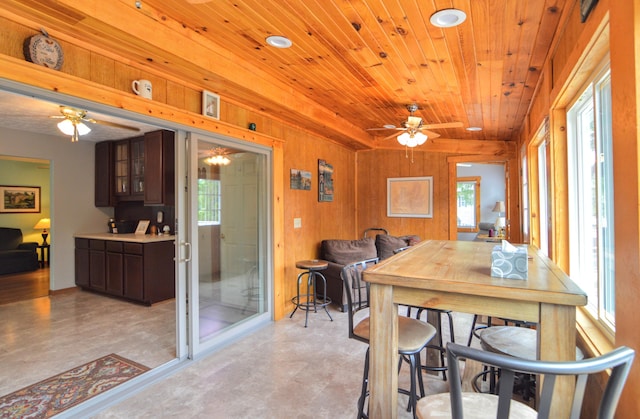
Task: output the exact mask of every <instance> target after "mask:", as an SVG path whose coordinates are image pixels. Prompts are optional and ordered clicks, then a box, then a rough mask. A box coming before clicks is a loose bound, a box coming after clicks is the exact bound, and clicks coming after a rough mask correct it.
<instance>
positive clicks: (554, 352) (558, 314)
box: [538, 303, 576, 418]
mask: <svg viewBox="0 0 640 419" xmlns="http://www.w3.org/2000/svg"><path fill="white" fill-rule="evenodd" d="M538 359H543V360H546V361H568V360H571V361H575V359H576V308H575V307H574V306H565V305H556V304H544V303H543V304H540V324H539V327H538ZM538 387H539V388H538V391H539V390H540V388H542V386H538ZM574 388H575V383H574V381H573V377H557V378H556V385H555V387H554V392H553V400H554V402H553V404H552V405H551V412H550V414H549V417H552V418H567V417H569V414H570V411H571V404H570V403H566V400H572V397H573V391H574Z"/></svg>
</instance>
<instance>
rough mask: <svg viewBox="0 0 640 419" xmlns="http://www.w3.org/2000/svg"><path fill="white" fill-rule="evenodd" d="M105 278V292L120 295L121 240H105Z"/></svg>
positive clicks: (121, 287)
mask: <svg viewBox="0 0 640 419" xmlns="http://www.w3.org/2000/svg"><path fill="white" fill-rule="evenodd" d="M106 249H107V253H106V261H107V264H106V278H107V290H106V291H107V292H108V293H109V294H113V295H122V290H123V281H122V266H123V264H124V262H123V255H122V242H115V241H108V242H106Z"/></svg>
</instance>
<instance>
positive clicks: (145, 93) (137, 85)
mask: <svg viewBox="0 0 640 419" xmlns="http://www.w3.org/2000/svg"><path fill="white" fill-rule="evenodd" d="M131 89H132V90H133V93H135V94H136V95H138V96H141V97H143V98H145V99H151V98H152V96H153V87H152V86H151V82H150V81H149V80H144V79H141V80H134V81H132V82H131Z"/></svg>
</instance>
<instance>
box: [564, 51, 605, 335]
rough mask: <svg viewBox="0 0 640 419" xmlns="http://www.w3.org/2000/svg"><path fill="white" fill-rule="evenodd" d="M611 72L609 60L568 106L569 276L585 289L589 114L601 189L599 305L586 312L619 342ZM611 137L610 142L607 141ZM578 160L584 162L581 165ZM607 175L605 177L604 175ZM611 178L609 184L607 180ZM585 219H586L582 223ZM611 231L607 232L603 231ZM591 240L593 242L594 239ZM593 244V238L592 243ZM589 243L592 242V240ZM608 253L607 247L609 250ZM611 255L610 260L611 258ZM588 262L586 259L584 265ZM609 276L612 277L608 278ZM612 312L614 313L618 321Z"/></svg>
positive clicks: (596, 211)
mask: <svg viewBox="0 0 640 419" xmlns="http://www.w3.org/2000/svg"><path fill="white" fill-rule="evenodd" d="M603 85H607V86H608V95H609V96H608V97H609V103H608V105H609V109H608V113H606V110H604V109H603V103H602V98H603V88H602V86H603ZM610 89H611V70H610V65H609V58H608V57H606V59H605V60H604V61H603V62H602V63H601V64H600V65H599V66H598V67H597V68H596V69H595V70H594V71H593V73H592V74H591V76H590V77H589V78H588V79H587V80H586V82H585V83H584V84H583V85H582V86H581V88H580V89H579V90H578V92H577V94H576V96H575V98H574V100H573V101H571V102H570V103H569V104H568V106H567V169H568V171H567V181H568V185H569V188H568V208H567V209H568V213H569V272H570V273H571V276H572V278H573V280H574V281H575V282H576V284H578V285H579V286H581V282H583V281H581V280H580V278H581V277H583V276H584V275H583V273H582V272H576V271H577V270H578V269H579V268H580V267H581V266H582V265H583V262H584V260H585V258H588V257H587V255H586V254H585V253H584V252H585V251H586V249H583V248H581V249H575V246H572V245H571V243H579V244H580V243H584V242H585V240H586V239H585V238H584V237H583V236H581V234H584V231H585V228H586V226H585V224H584V222H582V223H581V224H580V223H578V220H583V219H584V217H585V212H584V211H585V209H586V205H585V203H584V202H583V200H581V199H582V198H581V196H579V193H578V191H579V186H580V185H581V183H584V181H585V179H584V178H585V177H586V175H584V173H582V176H580V170H581V169H582V170H583V171H584V168H583V167H582V164H581V163H583V162H584V158H582V159H580V156H578V154H580V153H582V150H581V146H583V144H577V141H578V140H577V139H576V136H577V135H579V127H578V126H577V120H578V116H579V115H578V114H579V113H581V112H586V111H589V112H591V116H592V118H593V127H592V128H591V131H590V132H593V135H594V138H593V148H594V152H593V157H594V158H593V159H592V166H593V167H594V168H595V172H596V173H595V174H594V177H595V178H596V179H595V180H594V182H595V185H593V183H591V182H590V184H589V185H586V186H589V187H590V188H591V189H594V186H595V190H593V191H592V192H591V194H592V195H593V200H595V201H594V202H593V204H594V205H595V206H594V208H593V212H591V213H590V214H589V218H590V219H594V218H593V216H595V220H594V223H595V226H594V229H595V233H594V234H593V235H595V239H596V240H597V245H596V252H597V257H596V263H597V266H596V280H597V286H596V287H595V288H596V290H597V296H596V299H597V301H596V302H595V304H592V303H593V301H589V303H588V305H587V306H586V307H584V308H583V311H584V313H585V314H586V315H587V316H588V317H589V318H591V319H592V321H593V322H594V323H595V324H597V326H598V327H599V328H600V329H601V330H602V331H603V332H605V334H606V335H608V336H610V337H611V338H613V336H615V247H614V246H615V244H614V236H613V226H614V219H613V217H614V214H613V174H612V167H613V153H612V150H611V148H612V138H611V130H612V127H611V101H610V95H611V90H610ZM605 93H606V92H605ZM604 119H608V130H607V129H606V127H605V126H604V124H603V123H602V122H603V120H604ZM605 137H606V138H605ZM603 141H605V142H608V143H607V144H605V146H606V150H608V156H609V157H608V159H607V158H606V155H603V154H602V153H603V151H604V150H603V149H602V145H603V144H602V142H603ZM578 159H580V161H579V162H578ZM602 172H605V174H604V175H603V173H602ZM603 176H606V178H603ZM603 183H607V185H605V188H606V189H607V190H608V193H609V196H608V197H605V199H601V198H602V197H603V196H604V195H602V193H603V192H602V188H603ZM602 201H605V202H607V204H605V206H606V208H602V205H603V203H602ZM602 212H605V213H608V214H609V217H610V218H602V217H601V214H602ZM580 217H582V218H580ZM603 224H604V225H605V226H606V225H608V226H609V228H608V229H607V228H606V227H605V230H604V231H603V227H602V225H603ZM603 236H606V239H607V242H608V243H609V247H606V246H605V245H604V243H603V240H604V239H603ZM590 237H591V236H590ZM591 238H593V237H591ZM587 239H588V238H587ZM603 247H606V248H604V249H603ZM607 255H608V256H607ZM580 256H582V258H583V259H579V258H580ZM603 265H607V266H608V267H609V271H608V273H607V272H605V269H606V268H604V267H603ZM603 276H606V277H605V278H603ZM606 299H609V303H608V304H610V305H609V306H607V305H606V304H607V303H605V300H606ZM608 310H611V311H612V313H613V314H612V315H611V314H610V313H609V311H608Z"/></svg>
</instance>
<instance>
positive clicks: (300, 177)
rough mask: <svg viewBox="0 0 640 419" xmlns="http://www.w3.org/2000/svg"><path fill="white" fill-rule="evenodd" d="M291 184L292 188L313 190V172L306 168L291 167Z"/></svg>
mask: <svg viewBox="0 0 640 419" xmlns="http://www.w3.org/2000/svg"><path fill="white" fill-rule="evenodd" d="M289 184H290V187H291V189H302V190H303V191H310V190H311V172H307V171H305V170H298V169H291V175H290V176H289Z"/></svg>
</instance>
